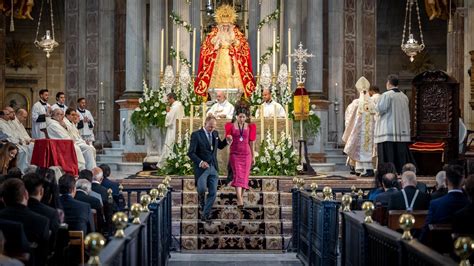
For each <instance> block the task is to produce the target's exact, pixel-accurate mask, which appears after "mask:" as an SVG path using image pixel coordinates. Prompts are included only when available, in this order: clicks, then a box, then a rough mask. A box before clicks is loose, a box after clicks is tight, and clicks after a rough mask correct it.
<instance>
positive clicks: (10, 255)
mask: <svg viewBox="0 0 474 266" xmlns="http://www.w3.org/2000/svg"><path fill="white" fill-rule="evenodd" d="M0 224H1V225H2V226H3V223H2V222H1V221H0ZM15 224H16V225H18V226H20V227H21V226H22V225H21V224H18V223H15ZM7 230H8V229H7ZM10 231H16V233H23V228H22V229H21V231H20V230H19V229H18V228H16V229H12V230H10ZM23 236H24V233H23ZM11 240H14V239H6V237H4V234H3V232H2V231H1V230H0V265H9V266H22V265H24V264H23V262H22V261H20V260H18V259H16V258H15V257H21V258H22V259H24V260H27V259H28V257H29V254H28V253H26V252H24V253H20V254H18V253H17V252H18V251H19V252H22V251H23V250H15V249H12V247H14V246H15V245H14V244H12V242H11ZM6 241H8V246H7V245H6V243H5V242H6ZM25 241H26V242H28V241H27V240H26V237H25ZM17 247H18V246H17ZM20 248H21V247H20ZM26 248H27V247H26Z"/></svg>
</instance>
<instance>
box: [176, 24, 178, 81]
mask: <svg viewBox="0 0 474 266" xmlns="http://www.w3.org/2000/svg"><path fill="white" fill-rule="evenodd" d="M176 75H179V28H178V29H176Z"/></svg>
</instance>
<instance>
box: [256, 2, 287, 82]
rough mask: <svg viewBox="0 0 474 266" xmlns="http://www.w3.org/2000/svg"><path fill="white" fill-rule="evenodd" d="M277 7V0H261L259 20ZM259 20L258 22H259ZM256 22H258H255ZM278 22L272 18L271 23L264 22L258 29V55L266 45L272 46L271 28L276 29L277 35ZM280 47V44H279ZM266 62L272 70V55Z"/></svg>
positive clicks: (278, 63) (263, 50)
mask: <svg viewBox="0 0 474 266" xmlns="http://www.w3.org/2000/svg"><path fill="white" fill-rule="evenodd" d="M276 8H277V0H262V4H261V5H260V20H262V19H263V18H265V17H266V16H268V15H270V14H271V13H272V12H273V11H275V10H276ZM260 20H259V22H260ZM257 24H258V22H257ZM278 26H279V22H278V21H275V20H273V21H272V22H271V23H268V24H265V26H263V28H262V29H261V30H260V37H261V38H260V47H261V48H260V51H261V53H260V56H262V55H263V54H264V53H265V51H266V49H267V48H268V47H272V45H273V29H275V30H276V34H277V36H278V35H279V29H278ZM280 47H281V44H280ZM278 58H279V56H278V54H277V60H276V64H277V74H278V68H279V65H280V62H279V60H278ZM266 63H267V64H269V65H270V69H271V70H272V71H273V66H272V57H270V58H269V59H268V61H267V62H266Z"/></svg>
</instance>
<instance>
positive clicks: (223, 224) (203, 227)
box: [181, 219, 293, 236]
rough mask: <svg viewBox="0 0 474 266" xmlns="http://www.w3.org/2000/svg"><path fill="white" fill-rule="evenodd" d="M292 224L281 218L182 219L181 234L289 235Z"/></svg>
mask: <svg viewBox="0 0 474 266" xmlns="http://www.w3.org/2000/svg"><path fill="white" fill-rule="evenodd" d="M292 224H293V223H292V221H280V220H251V221H248V220H233V219H232V220H222V219H218V220H211V221H210V222H202V221H200V220H182V221H181V235H182V236H183V235H206V234H208V235H245V234H249V235H281V234H286V235H289V234H291V233H292V231H291V230H292Z"/></svg>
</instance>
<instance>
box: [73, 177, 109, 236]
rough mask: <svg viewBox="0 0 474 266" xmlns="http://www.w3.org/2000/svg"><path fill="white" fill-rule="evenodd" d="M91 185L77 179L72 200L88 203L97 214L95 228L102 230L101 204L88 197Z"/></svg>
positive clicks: (86, 181)
mask: <svg viewBox="0 0 474 266" xmlns="http://www.w3.org/2000/svg"><path fill="white" fill-rule="evenodd" d="M90 191H91V183H90V182H89V181H88V180H86V179H79V180H77V182H76V195H75V196H74V198H75V199H76V200H79V201H82V202H85V203H88V204H89V205H90V206H91V208H92V209H94V210H96V213H97V228H104V225H105V224H104V223H105V220H104V214H103V212H102V204H101V202H100V201H99V200H98V199H96V198H94V197H92V196H90V195H89V193H90Z"/></svg>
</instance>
